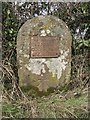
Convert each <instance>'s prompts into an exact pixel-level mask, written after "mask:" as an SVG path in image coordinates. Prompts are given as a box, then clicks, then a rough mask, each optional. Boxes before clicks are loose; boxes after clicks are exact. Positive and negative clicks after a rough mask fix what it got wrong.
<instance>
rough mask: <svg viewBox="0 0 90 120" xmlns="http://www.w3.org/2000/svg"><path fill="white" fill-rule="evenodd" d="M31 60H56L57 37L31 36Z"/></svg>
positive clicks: (57, 50) (57, 52)
mask: <svg viewBox="0 0 90 120" xmlns="http://www.w3.org/2000/svg"><path fill="white" fill-rule="evenodd" d="M30 57H31V58H57V57H59V37H57V36H32V37H31V40H30Z"/></svg>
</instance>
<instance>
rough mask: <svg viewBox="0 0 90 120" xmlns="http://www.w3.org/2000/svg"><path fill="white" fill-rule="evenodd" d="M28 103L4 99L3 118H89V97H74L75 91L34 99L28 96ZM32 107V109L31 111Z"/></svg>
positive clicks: (84, 95)
mask: <svg viewBox="0 0 90 120" xmlns="http://www.w3.org/2000/svg"><path fill="white" fill-rule="evenodd" d="M25 94H26V95H27V98H28V101H27V102H25V101H22V100H17V101H14V102H13V103H12V102H10V101H8V102H7V100H6V99H4V101H3V116H4V117H13V118H32V117H33V118H34V117H37V118H87V117H88V95H87V92H86V93H82V94H81V95H80V96H77V97H76V96H74V94H73V91H68V94H67V93H64V94H63V93H62V94H60V93H59V94H56V93H55V92H54V93H51V94H50V95H48V96H42V97H40V96H37V97H32V96H30V94H27V91H26V93H25ZM31 107H32V109H31Z"/></svg>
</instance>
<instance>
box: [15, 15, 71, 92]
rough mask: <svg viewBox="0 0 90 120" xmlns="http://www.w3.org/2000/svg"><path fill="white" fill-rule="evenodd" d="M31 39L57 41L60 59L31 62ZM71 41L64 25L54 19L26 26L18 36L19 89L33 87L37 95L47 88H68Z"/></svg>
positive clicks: (45, 18)
mask: <svg viewBox="0 0 90 120" xmlns="http://www.w3.org/2000/svg"><path fill="white" fill-rule="evenodd" d="M33 36H37V37H38V36H39V37H40V36H44V37H45V36H56V37H59V56H58V57H56V58H54V57H52V58H48V57H45V58H31V49H30V46H31V44H30V43H31V38H32V37H33ZM71 41H72V37H71V34H70V31H69V29H68V27H67V25H66V24H65V23H64V22H63V21H62V20H60V19H58V18H56V17H54V16H39V17H35V18H33V19H31V20H28V21H27V22H25V24H23V25H22V27H21V28H20V30H19V32H18V36H17V59H18V64H19V68H18V74H19V78H20V85H21V86H29V85H32V86H34V87H37V88H38V89H39V91H47V89H48V88H50V87H56V86H62V85H65V84H67V83H68V82H69V80H70V70H71ZM47 47H48V46H47Z"/></svg>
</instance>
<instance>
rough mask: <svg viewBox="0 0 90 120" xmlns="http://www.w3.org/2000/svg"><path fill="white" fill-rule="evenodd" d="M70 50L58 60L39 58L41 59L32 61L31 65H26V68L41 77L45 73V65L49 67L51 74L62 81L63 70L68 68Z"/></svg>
mask: <svg viewBox="0 0 90 120" xmlns="http://www.w3.org/2000/svg"><path fill="white" fill-rule="evenodd" d="M68 52H69V50H67V51H63V54H62V55H61V56H60V57H58V58H50V59H49V60H48V59H45V58H39V59H30V60H29V64H26V65H25V67H26V68H27V69H28V70H29V71H31V72H32V73H34V74H37V75H41V74H42V73H45V72H46V70H45V65H46V66H47V67H48V69H49V72H51V73H52V74H53V77H55V76H56V75H57V79H60V77H61V75H62V72H63V70H65V68H66V66H67V63H68V62H67V61H66V56H67V55H68Z"/></svg>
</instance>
